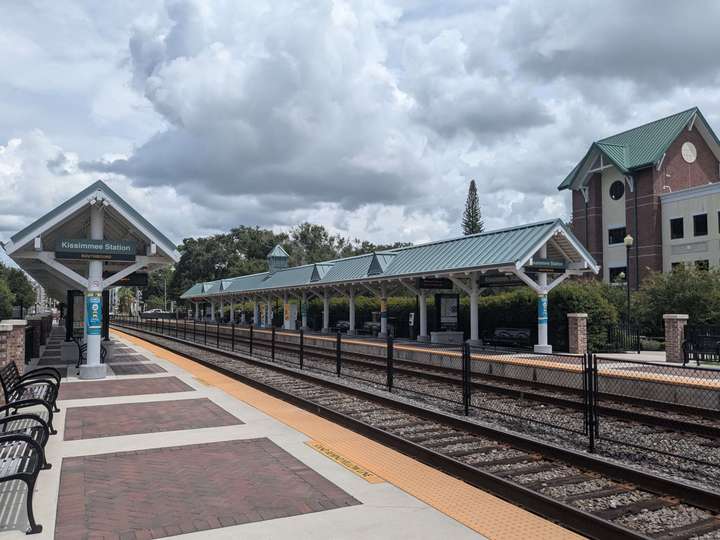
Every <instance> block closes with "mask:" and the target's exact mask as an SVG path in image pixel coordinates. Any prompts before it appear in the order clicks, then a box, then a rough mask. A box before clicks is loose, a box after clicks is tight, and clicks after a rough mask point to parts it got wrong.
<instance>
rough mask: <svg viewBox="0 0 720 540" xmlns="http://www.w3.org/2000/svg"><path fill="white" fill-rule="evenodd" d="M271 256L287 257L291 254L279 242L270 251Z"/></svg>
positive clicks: (269, 255)
mask: <svg viewBox="0 0 720 540" xmlns="http://www.w3.org/2000/svg"><path fill="white" fill-rule="evenodd" d="M269 257H285V258H286V259H287V258H288V257H290V255H288V252H287V251H285V250H284V249H283V247H282V246H281V245H280V244H278V245H276V246H275V247H274V248H272V251H271V252H270V253H268V258H269Z"/></svg>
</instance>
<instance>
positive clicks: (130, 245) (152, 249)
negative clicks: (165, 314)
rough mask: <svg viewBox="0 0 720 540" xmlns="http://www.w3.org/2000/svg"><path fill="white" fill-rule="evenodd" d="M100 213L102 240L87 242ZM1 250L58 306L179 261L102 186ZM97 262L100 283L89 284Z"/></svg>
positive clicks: (70, 201) (144, 222)
mask: <svg viewBox="0 0 720 540" xmlns="http://www.w3.org/2000/svg"><path fill="white" fill-rule="evenodd" d="M93 209H95V210H93ZM98 210H101V212H100V213H101V214H102V219H101V225H100V226H101V230H102V234H101V235H100V238H101V239H102V240H90V239H91V238H92V234H91V230H90V229H91V214H92V213H93V212H95V213H97V212H98ZM4 247H5V251H6V252H7V254H8V255H9V256H10V258H11V259H12V260H13V261H15V262H16V263H17V264H18V265H19V266H20V267H21V268H22V269H23V270H25V271H26V272H27V273H28V274H30V275H31V276H32V277H33V278H34V279H35V280H36V281H37V282H38V283H40V284H41V285H42V286H43V287H44V288H45V290H46V291H47V293H48V294H49V295H50V296H51V297H53V298H55V299H57V300H63V299H64V298H65V295H66V292H67V291H68V290H80V291H87V290H96V291H102V290H104V289H106V288H109V287H112V286H114V285H115V284H118V283H119V280H121V279H122V278H125V277H127V276H129V275H130V274H133V273H135V272H139V271H142V272H144V271H152V270H154V269H157V268H160V267H162V266H164V265H167V264H172V263H174V262H177V261H179V260H180V254H179V253H178V251H177V249H176V248H175V245H174V244H173V242H172V241H170V240H169V239H168V238H167V237H166V236H165V235H163V234H162V233H161V232H160V231H158V230H157V229H156V228H155V227H154V226H153V225H152V224H150V223H149V222H148V221H147V220H146V219H145V218H144V217H142V216H141V215H140V214H139V213H138V212H137V211H136V210H134V209H133V208H132V207H131V206H130V205H129V204H128V203H127V202H126V201H124V200H123V199H122V198H121V197H120V196H119V195H118V194H117V193H115V192H114V191H113V190H112V189H110V188H109V187H108V186H107V184H105V183H104V182H102V181H100V180H99V181H97V182H95V183H94V184H92V185H90V186H88V187H87V188H86V189H84V190H82V191H81V192H80V193H78V194H77V195H75V196H74V197H72V198H70V199H68V200H67V201H65V202H64V203H62V204H60V205H59V206H58V207H56V208H55V209H53V210H51V211H50V212H48V213H47V214H45V215H44V216H42V217H41V218H39V219H38V220H36V221H34V222H33V223H31V224H30V225H28V226H27V227H25V228H24V229H22V230H21V231H19V232H18V233H16V234H14V235H13V236H12V237H11V238H10V241H9V242H7V243H6V244H5V246H4ZM97 260H100V261H102V279H100V280H98V279H97V278H93V279H92V281H93V282H92V283H91V280H90V277H89V265H88V262H89V261H97Z"/></svg>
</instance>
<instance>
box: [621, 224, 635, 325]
mask: <svg viewBox="0 0 720 540" xmlns="http://www.w3.org/2000/svg"><path fill="white" fill-rule="evenodd" d="M633 241H634V240H633V237H632V236H630V235H629V234H628V235H627V236H626V237H625V238H624V239H623V244H625V270H626V271H625V289H626V290H627V325H628V332H629V331H630V248H632V245H633Z"/></svg>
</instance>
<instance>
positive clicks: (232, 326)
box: [230, 320, 235, 352]
mask: <svg viewBox="0 0 720 540" xmlns="http://www.w3.org/2000/svg"><path fill="white" fill-rule="evenodd" d="M230 324H231V326H230V329H231V331H230V350H231V351H233V352H235V321H234V320H233V322H232V323H230Z"/></svg>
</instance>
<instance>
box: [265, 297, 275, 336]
mask: <svg viewBox="0 0 720 540" xmlns="http://www.w3.org/2000/svg"><path fill="white" fill-rule="evenodd" d="M272 325H273V317H272V299H271V298H270V297H269V296H268V297H267V300H266V301H265V328H270V327H271V326H272Z"/></svg>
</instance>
